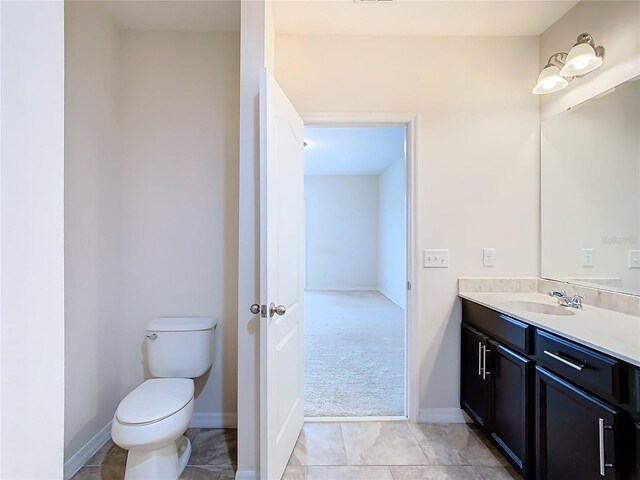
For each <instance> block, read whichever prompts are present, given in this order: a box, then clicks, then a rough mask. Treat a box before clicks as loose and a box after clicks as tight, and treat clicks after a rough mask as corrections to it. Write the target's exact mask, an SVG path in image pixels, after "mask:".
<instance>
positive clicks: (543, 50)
mask: <svg viewBox="0 0 640 480" xmlns="http://www.w3.org/2000/svg"><path fill="white" fill-rule="evenodd" d="M639 25H640V2H634V1H582V2H579V3H577V4H576V5H575V6H574V7H573V8H572V9H571V10H569V11H568V12H567V13H566V14H564V15H563V16H562V18H560V19H559V20H558V21H557V22H556V23H554V24H553V25H552V26H551V27H549V28H548V29H547V30H546V31H545V32H544V33H543V34H542V35H541V36H540V58H539V69H542V67H544V65H545V64H546V63H547V60H548V59H549V57H550V56H551V55H552V54H554V53H556V52H568V51H569V49H570V48H571V47H572V46H573V44H574V43H575V42H576V38H577V37H578V35H580V34H581V33H584V32H587V33H590V34H591V35H593V38H594V40H595V42H596V44H597V45H601V46H604V48H605V57H604V64H603V65H602V66H601V67H600V68H599V69H597V70H595V71H594V72H592V73H590V74H589V75H587V76H586V77H584V78H578V79H576V80H574V81H573V82H571V83H570V84H569V86H568V87H567V88H565V89H564V90H561V91H560V92H558V93H554V94H550V95H542V96H541V98H540V115H541V117H542V118H548V117H550V116H552V115H555V114H557V113H559V112H561V111H563V110H566V109H567V108H569V107H572V106H574V105H577V104H578V103H581V102H583V101H584V100H586V99H588V98H591V97H593V96H595V95H598V94H600V93H602V92H604V91H606V90H608V89H610V88H611V87H614V86H616V85H618V84H619V83H621V82H623V81H625V80H628V79H630V78H633V77H636V76H638V75H640V26H639ZM536 78H537V77H536ZM530 83H531V87H532V88H533V85H534V84H535V78H534V79H532V80H531V81H530Z"/></svg>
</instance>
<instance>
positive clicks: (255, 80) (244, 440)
mask: <svg viewBox="0 0 640 480" xmlns="http://www.w3.org/2000/svg"><path fill="white" fill-rule="evenodd" d="M240 21H241V27H240V170H239V199H240V205H239V225H238V230H239V238H238V243H239V252H240V254H239V255H238V472H237V476H238V478H254V477H253V476H254V475H256V472H258V471H259V470H260V365H259V363H258V362H259V360H258V359H259V346H260V343H259V341H260V336H259V333H260V324H259V322H260V318H259V316H257V315H253V314H252V313H251V312H250V310H249V307H250V306H251V305H252V304H253V303H256V302H259V299H260V278H259V261H260V251H259V241H260V237H259V235H260V231H259V228H258V226H259V220H260V204H259V194H260V192H259V185H260V170H259V166H260V139H259V136H258V132H259V130H258V125H259V118H260V112H259V109H258V94H259V92H260V75H261V70H262V69H263V68H265V67H267V66H268V65H272V64H273V60H274V58H273V54H274V49H273V39H274V37H273V32H274V30H273V23H272V22H273V18H272V16H271V10H270V5H269V4H268V2H266V1H264V0H242V2H241V15H240ZM270 70H272V67H270Z"/></svg>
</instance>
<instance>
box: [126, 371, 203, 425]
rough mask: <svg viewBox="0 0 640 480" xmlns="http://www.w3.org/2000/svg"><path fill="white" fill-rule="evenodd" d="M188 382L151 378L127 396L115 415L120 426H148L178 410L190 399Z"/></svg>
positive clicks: (190, 391)
mask: <svg viewBox="0 0 640 480" xmlns="http://www.w3.org/2000/svg"><path fill="white" fill-rule="evenodd" d="M193 394H194V384H193V380H191V379H190V378H153V379H150V380H147V381H145V382H144V383H143V384H142V385H140V386H139V387H137V388H136V389H135V390H133V391H132V392H131V393H130V394H129V395H127V396H126V397H125V398H124V399H123V400H122V402H120V405H119V406H118V409H117V411H116V418H117V420H118V422H120V423H121V424H124V425H149V424H152V423H156V422H159V421H161V420H164V419H166V418H168V417H170V416H171V415H174V414H176V413H177V412H179V411H180V410H182V409H183V408H184V407H185V406H187V404H189V402H190V401H191V400H192V399H193Z"/></svg>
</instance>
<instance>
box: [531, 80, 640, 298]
mask: <svg viewBox="0 0 640 480" xmlns="http://www.w3.org/2000/svg"><path fill="white" fill-rule="evenodd" d="M540 141H541V144H540V148H541V208H542V212H541V217H542V220H541V222H542V251H541V260H542V277H543V278H548V279H553V280H560V281H565V282H569V283H574V284H579V285H586V286H590V287H596V288H601V289H606V290H614V291H618V292H623V293H629V294H633V295H640V77H638V78H636V79H634V80H631V81H628V82H625V83H623V84H621V85H619V86H618V87H616V88H615V89H612V90H610V91H608V92H606V93H604V94H602V95H599V96H598V97H595V98H592V99H590V100H588V101H586V102H584V103H582V104H580V105H578V106H577V107H575V108H573V109H571V110H567V111H565V112H563V113H561V114H558V115H556V116H554V117H551V118H550V119H548V120H545V121H544V122H542V124H541V136H540Z"/></svg>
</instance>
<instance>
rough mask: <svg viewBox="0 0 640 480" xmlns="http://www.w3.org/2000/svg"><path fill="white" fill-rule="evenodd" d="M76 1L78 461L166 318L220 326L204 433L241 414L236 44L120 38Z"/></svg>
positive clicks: (71, 281) (70, 433) (203, 396)
mask: <svg viewBox="0 0 640 480" xmlns="http://www.w3.org/2000/svg"><path fill="white" fill-rule="evenodd" d="M102 7H103V5H100V4H99V3H94V2H70V3H69V4H67V6H66V9H67V12H66V14H67V56H68V59H69V64H68V67H67V72H66V73H67V77H66V82H67V101H66V108H67V113H68V117H67V122H66V159H65V161H66V165H65V166H66V172H65V175H66V178H67V180H68V184H67V190H66V206H65V215H66V221H67V225H66V227H67V228H66V239H65V240H66V245H65V247H66V251H67V253H68V256H67V262H66V269H67V271H66V282H67V286H68V292H67V296H66V305H67V310H68V311H67V320H66V321H67V325H66V327H67V328H66V330H67V335H66V337H67V339H68V342H69V345H68V348H67V351H66V370H67V374H68V377H67V378H68V381H67V383H66V391H67V402H66V411H67V419H66V439H65V440H66V447H67V448H66V457H67V458H69V457H71V456H72V455H74V454H75V453H76V452H77V451H78V450H79V449H80V448H81V447H82V446H83V445H84V444H86V443H87V442H88V441H89V440H90V439H91V438H92V437H93V436H94V435H95V434H96V433H98V431H99V430H100V429H101V428H103V427H104V426H105V425H106V424H107V423H108V422H109V421H110V420H111V418H112V417H113V413H114V411H115V409H116V408H117V405H118V403H119V401H120V400H121V399H122V398H123V397H124V396H125V395H127V394H128V393H129V392H130V391H131V390H132V389H133V388H135V387H136V386H137V385H139V384H140V383H141V382H142V381H143V380H144V379H145V376H148V375H147V374H148V372H147V369H146V358H145V352H144V351H143V348H142V347H143V344H144V342H143V340H144V335H145V328H146V325H147V323H148V321H149V320H150V319H152V318H153V317H155V316H168V315H170V316H180V315H213V316H215V317H217V318H218V328H217V330H216V335H215V348H216V353H215V357H214V367H213V369H212V371H211V372H210V373H209V374H208V375H207V376H206V377H204V378H202V379H199V380H198V382H197V384H196V385H197V386H196V389H197V400H196V407H195V410H196V414H195V415H194V421H195V422H198V423H199V424H206V425H209V426H213V425H218V426H220V425H228V426H233V425H235V421H236V420H235V418H236V409H237V395H236V385H237V349H236V344H237V327H236V318H237V268H238V267H237V262H236V260H235V259H236V258H237V255H238V189H237V182H238V164H237V157H238V123H239V118H238V117H239V114H238V102H239V92H238V90H239V38H238V36H239V35H238V33H229V32H227V33H215V32H204V31H202V32H193V31H192V32H187V31H184V32H180V31H118V30H116V29H115V28H114V27H113V26H112V24H111V22H110V21H109V18H108V16H107V15H106V13H105V11H104V10H102Z"/></svg>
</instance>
